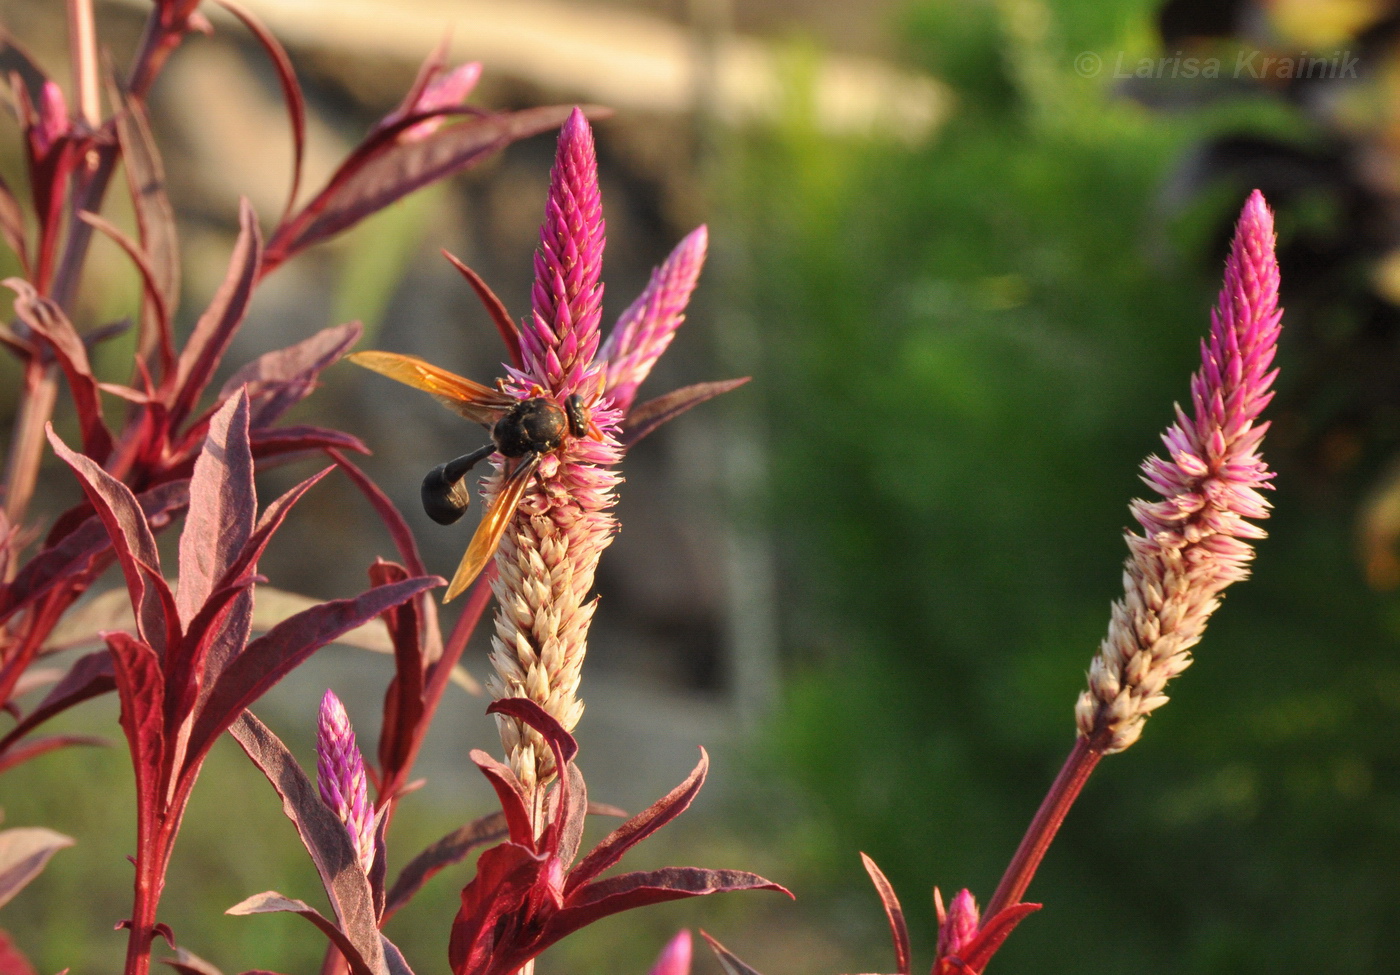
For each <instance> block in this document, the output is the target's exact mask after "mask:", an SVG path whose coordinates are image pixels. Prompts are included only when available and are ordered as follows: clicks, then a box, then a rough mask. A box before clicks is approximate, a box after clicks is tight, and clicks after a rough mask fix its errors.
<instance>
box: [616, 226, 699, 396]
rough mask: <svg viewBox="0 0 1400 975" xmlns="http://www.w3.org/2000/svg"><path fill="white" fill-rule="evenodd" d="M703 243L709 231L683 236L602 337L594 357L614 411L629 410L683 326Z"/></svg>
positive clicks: (697, 271) (697, 278) (697, 273)
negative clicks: (603, 364)
mask: <svg viewBox="0 0 1400 975" xmlns="http://www.w3.org/2000/svg"><path fill="white" fill-rule="evenodd" d="M708 244H709V232H708V231H707V230H706V228H705V227H704V226H703V225H701V226H699V227H697V228H696V229H694V230H692V231H691V232H690V233H689V234H687V235H686V237H685V239H684V240H682V241H681V242H680V243H679V244H677V245H676V249H675V250H673V251H671V255H670V256H669V257H667V258H666V260H665V262H664V263H663V264H662V265H661V266H660V267H658V268H656V269H655V270H654V271H652V273H651V280H650V281H649V282H648V283H647V286H646V289H645V290H643V291H642V293H641V294H640V295H639V296H638V297H637V300H636V301H634V302H632V304H631V306H630V307H629V308H628V309H627V310H626V311H625V312H623V313H622V317H621V318H619V319H618V320H617V324H616V325H615V326H613V330H612V332H611V333H610V334H609V335H608V341H607V342H606V343H605V344H604V345H603V351H602V352H601V353H600V354H599V356H598V358H600V359H601V360H603V361H604V362H606V363H607V380H606V383H605V388H606V390H607V392H608V395H609V396H610V397H611V398H612V401H613V405H614V406H616V407H617V408H618V409H620V410H622V411H624V412H626V410H627V409H628V408H629V407H630V406H631V405H632V401H633V400H634V399H636V396H637V387H638V386H640V385H641V384H642V382H643V381H644V380H645V379H646V378H647V375H648V374H649V373H650V372H651V367H652V366H653V365H655V364H656V360H657V359H659V358H660V357H661V354H662V353H663V352H665V351H666V347H667V346H668V345H670V344H671V339H672V338H673V337H674V336H675V334H676V329H677V328H679V327H680V325H681V323H682V322H683V321H685V308H686V305H688V304H689V303H690V294H691V292H692V291H694V290H695V283H696V281H698V280H699V278H700V269H701V268H703V267H704V266H705V250H706V247H707V246H708Z"/></svg>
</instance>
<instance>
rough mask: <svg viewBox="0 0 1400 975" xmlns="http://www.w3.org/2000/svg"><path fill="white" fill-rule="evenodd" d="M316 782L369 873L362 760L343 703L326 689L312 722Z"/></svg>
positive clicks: (370, 844)
mask: <svg viewBox="0 0 1400 975" xmlns="http://www.w3.org/2000/svg"><path fill="white" fill-rule="evenodd" d="M316 785H317V787H318V788H319V789H320V792H321V801H322V802H324V803H325V804H326V805H327V806H329V807H330V808H331V811H332V812H334V813H335V814H336V815H337V816H339V817H340V821H341V822H342V823H344V824H345V829H346V831H347V832H349V834H350V842H351V844H352V845H353V846H354V847H355V853H356V854H357V855H358V856H359V858H360V866H362V867H363V868H364V870H365V873H369V870H370V867H372V866H373V865H374V806H373V805H372V804H371V803H370V801H369V795H368V792H367V790H366V788H365V760H364V757H363V756H361V755H360V749H359V747H358V746H356V744H355V730H354V728H352V727H351V726H350V716H349V715H347V714H346V713H345V705H343V704H341V703H340V698H338V697H336V696H335V693H334V692H332V691H329V690H327V691H326V696H325V697H323V698H321V714H320V719H319V720H318V721H317V723H316Z"/></svg>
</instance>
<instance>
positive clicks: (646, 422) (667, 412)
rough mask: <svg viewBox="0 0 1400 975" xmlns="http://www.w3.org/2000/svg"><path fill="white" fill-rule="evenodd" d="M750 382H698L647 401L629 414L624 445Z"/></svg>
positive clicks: (623, 436) (744, 379)
mask: <svg viewBox="0 0 1400 975" xmlns="http://www.w3.org/2000/svg"><path fill="white" fill-rule="evenodd" d="M748 381H749V377H748V376H745V377H744V378H743V379H724V380H721V381H719V382H714V383H696V384H695V385H693V386H683V387H681V388H680V389H677V390H672V391H671V392H669V393H667V394H666V395H665V396H658V397H656V399H652V400H647V401H646V402H645V403H643V404H642V405H641V406H639V407H637V408H636V409H634V410H632V411H631V412H630V413H628V414H627V419H626V420H625V421H624V423H623V428H622V437H621V440H622V446H623V447H624V448H626V447H631V446H632V445H633V444H635V443H636V442H637V441H638V440H641V439H642V438H643V437H645V436H646V435H647V434H649V433H651V432H652V431H654V430H655V429H656V428H657V427H659V426H661V425H662V424H663V423H669V422H670V421H671V420H674V419H675V418H676V417H678V416H680V415H681V414H682V413H684V412H685V411H686V410H689V409H690V408H692V407H695V406H699V405H700V404H701V403H703V402H705V401H706V400H711V399H714V398H715V397H716V396H719V395H720V394H721V393H727V392H729V391H730V390H731V389H738V388H739V387H740V386H742V385H744V383H746V382H748Z"/></svg>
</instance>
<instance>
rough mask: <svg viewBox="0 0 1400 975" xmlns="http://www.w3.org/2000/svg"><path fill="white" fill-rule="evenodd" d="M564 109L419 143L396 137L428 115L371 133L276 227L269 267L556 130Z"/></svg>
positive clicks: (491, 118) (481, 123)
mask: <svg viewBox="0 0 1400 975" xmlns="http://www.w3.org/2000/svg"><path fill="white" fill-rule="evenodd" d="M570 111H572V107H570V106H562V105H556V106H548V107H543V108H530V109H525V110H523V111H519V112H502V113H499V114H489V115H481V116H476V117H472V118H468V119H467V120H466V121H463V122H459V123H458V124H456V125H451V126H447V127H445V128H442V129H439V130H438V131H436V132H434V133H432V134H431V135H428V136H426V137H424V138H421V139H412V140H408V141H403V142H398V141H395V138H396V136H397V135H398V133H399V132H402V131H405V130H407V129H409V128H412V126H413V125H416V124H418V123H419V122H421V121H423V119H424V118H425V117H426V118H431V117H439V116H441V115H444V114H452V113H445V112H436V113H430V114H428V115H426V116H415V115H410V116H408V117H406V118H405V119H403V120H402V121H401V123H400V124H398V125H395V126H390V127H389V128H388V129H386V130H384V131H383V132H382V133H377V134H376V135H377V136H378V140H377V142H376V143H375V146H374V148H373V149H371V150H370V151H366V152H363V153H357V154H356V155H355V156H352V157H351V159H350V160H347V163H346V165H344V166H342V167H341V168H340V170H339V171H337V172H336V174H335V176H334V177H332V180H331V183H330V185H328V186H327V187H326V188H325V189H324V190H323V191H322V192H321V193H320V194H318V195H317V196H316V198H315V199H314V200H312V201H311V202H310V203H308V204H307V205H306V207H305V208H304V209H303V210H302V211H301V212H300V213H298V214H297V216H296V217H294V218H293V219H292V220H291V221H289V222H288V223H286V224H284V225H283V226H282V227H280V228H279V229H278V232H277V235H276V237H275V238H274V239H273V241H272V242H271V244H270V245H269V248H268V263H269V264H271V265H276V264H280V263H281V262H283V261H285V260H286V259H287V258H288V257H290V256H292V255H293V254H295V253H297V252H298V251H300V250H303V249H305V248H306V247H308V246H310V245H311V244H314V243H316V242H317V241H321V240H325V239H326V238H328V237H331V236H334V235H335V234H338V233H340V232H341V231H343V230H346V229H348V228H350V227H352V226H354V225H355V224H357V223H359V222H360V221H361V220H363V219H364V218H365V217H367V216H369V215H370V214H372V213H377V212H378V211H380V210H382V209H384V208H385V207H387V206H388V205H389V204H391V203H393V202H395V201H396V200H399V199H402V198H403V197H405V196H407V195H408V194H409V193H412V192H413V191H414V190H416V189H420V188H421V187H424V186H427V185H428V184H429V183H433V182H436V181H437V180H439V179H443V178H445V177H447V176H451V175H452V174H454V173H458V172H461V171H462V170H464V169H466V168H467V167H469V166H471V165H473V164H474V163H477V162H480V161H481V160H482V159H484V158H486V157H487V156H489V155H491V154H492V153H494V152H497V151H499V150H501V149H504V148H505V147H506V146H508V145H509V144H510V143H512V142H515V141H516V140H518V139H524V138H527V137H529V136H532V135H538V134H539V133H541V132H547V131H549V130H550V129H555V128H558V127H559V126H560V125H562V124H563V123H564V120H565V119H566V118H568V117H569V112H570Z"/></svg>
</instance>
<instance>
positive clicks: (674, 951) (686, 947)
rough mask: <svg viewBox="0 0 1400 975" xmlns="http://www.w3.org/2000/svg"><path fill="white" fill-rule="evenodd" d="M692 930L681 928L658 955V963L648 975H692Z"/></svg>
mask: <svg viewBox="0 0 1400 975" xmlns="http://www.w3.org/2000/svg"><path fill="white" fill-rule="evenodd" d="M690 955H691V940H690V930H689V929H688V928H681V930H680V931H679V932H678V933H677V934H676V936H675V937H674V938H672V939H671V940H670V941H668V942H667V943H666V947H665V948H662V949H661V954H659V955H657V956H656V964H655V965H653V966H651V971H650V972H649V973H648V975H690Z"/></svg>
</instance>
